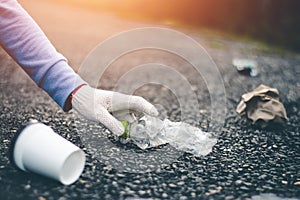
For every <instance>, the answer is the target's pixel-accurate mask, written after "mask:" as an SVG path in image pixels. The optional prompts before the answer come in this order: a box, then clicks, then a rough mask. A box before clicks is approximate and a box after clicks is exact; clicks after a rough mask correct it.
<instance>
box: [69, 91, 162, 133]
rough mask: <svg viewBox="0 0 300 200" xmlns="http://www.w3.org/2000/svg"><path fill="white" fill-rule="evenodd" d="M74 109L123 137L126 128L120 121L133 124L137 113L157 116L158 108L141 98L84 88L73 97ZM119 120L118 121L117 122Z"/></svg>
mask: <svg viewBox="0 0 300 200" xmlns="http://www.w3.org/2000/svg"><path fill="white" fill-rule="evenodd" d="M71 103H72V107H73V108H74V109H75V110H76V111H77V112H79V113H80V114H81V115H83V116H84V117H86V118H87V119H89V120H92V121H95V122H100V123H101V124H103V125H104V126H105V127H106V128H108V129H109V130H110V131H111V132H112V133H114V134H116V135H122V134H123V132H124V127H123V125H122V123H121V122H120V121H118V120H121V121H122V120H126V121H129V122H131V121H132V120H133V117H134V115H132V113H135V114H137V115H140V114H141V113H143V114H148V115H151V116H157V115H158V112H157V110H156V108H155V107H154V106H153V105H152V104H150V103H149V102H148V101H146V100H145V99H144V98H142V97H139V96H132V95H126V94H121V93H118V92H113V91H107V90H99V89H95V88H92V87H90V86H88V85H84V86H82V87H81V88H80V89H79V90H78V91H76V92H75V94H73V96H72V102H71ZM117 119H118V120H117Z"/></svg>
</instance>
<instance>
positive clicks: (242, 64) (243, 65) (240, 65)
mask: <svg viewBox="0 0 300 200" xmlns="http://www.w3.org/2000/svg"><path fill="white" fill-rule="evenodd" d="M232 65H233V66H235V67H236V69H237V70H238V72H240V73H241V74H245V75H249V76H257V75H258V67H257V62H256V61H255V60H250V59H239V58H234V59H233V60H232Z"/></svg>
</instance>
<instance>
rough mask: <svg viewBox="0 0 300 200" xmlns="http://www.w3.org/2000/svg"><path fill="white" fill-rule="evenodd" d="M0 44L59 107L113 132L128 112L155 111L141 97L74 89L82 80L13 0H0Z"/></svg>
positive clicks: (96, 90) (119, 129) (117, 132)
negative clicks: (77, 113)
mask: <svg viewBox="0 0 300 200" xmlns="http://www.w3.org/2000/svg"><path fill="white" fill-rule="evenodd" d="M0 45H1V46H2V47H3V48H4V49H5V50H6V51H7V52H8V53H9V54H10V55H11V57H12V58H14V60H15V61H16V62H17V63H18V64H19V65H20V66H21V67H22V68H23V69H24V70H25V72H26V73H27V74H28V75H29V76H30V77H31V78H32V79H33V80H34V81H35V83H36V84H37V85H38V86H39V87H41V88H43V89H44V90H45V91H46V92H47V93H48V94H49V95H50V96H51V97H52V98H53V99H54V100H55V101H56V102H57V103H58V104H59V105H60V107H61V108H62V109H64V110H65V111H68V110H69V109H71V107H72V106H73V107H74V109H75V110H77V111H78V112H79V113H80V114H82V115H83V116H85V117H86V118H88V119H90V120H93V121H96V122H100V123H102V124H103V125H104V126H106V127H107V128H108V129H110V130H111V131H112V132H113V133H115V134H117V135H120V134H122V133H123V130H124V129H123V126H122V125H121V123H120V121H118V120H123V119H124V120H131V119H130V116H131V113H132V112H135V113H145V114H149V115H157V114H158V113H157V111H156V109H155V108H154V106H153V105H151V104H150V103H149V102H147V101H146V100H145V99H143V98H141V97H137V96H130V95H125V94H120V93H115V92H112V91H106V90H98V89H95V88H91V87H89V86H88V85H85V86H83V87H81V88H79V89H78V87H80V86H82V85H83V84H85V82H84V81H83V80H82V79H81V78H80V77H79V76H78V75H77V74H76V73H75V72H74V71H73V69H72V68H71V67H70V66H69V65H68V63H67V60H66V58H65V57H64V56H62V55H61V54H60V53H58V52H57V51H56V49H55V48H54V46H53V45H52V44H51V42H50V41H49V40H48V38H47V37H46V35H45V34H44V33H43V31H42V30H41V29H40V28H39V26H38V25H37V24H36V23H35V21H34V20H33V19H32V18H31V17H30V16H29V15H28V13H27V12H26V11H25V10H24V9H23V8H22V7H21V5H20V4H19V3H18V2H17V1H16V0H0ZM77 89H78V90H77ZM71 94H72V95H71ZM73 96H74V98H73V100H71V97H73ZM113 96H117V97H118V99H117V101H113V99H114V98H113ZM114 102H117V103H116V104H115V103H114ZM72 104H73V105H72ZM114 105H118V106H117V107H115V106H114ZM124 113H125V114H124Z"/></svg>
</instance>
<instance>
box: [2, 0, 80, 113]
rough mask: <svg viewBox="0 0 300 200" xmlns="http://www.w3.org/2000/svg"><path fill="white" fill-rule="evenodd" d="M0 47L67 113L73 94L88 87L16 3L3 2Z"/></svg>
mask: <svg viewBox="0 0 300 200" xmlns="http://www.w3.org/2000/svg"><path fill="white" fill-rule="evenodd" d="M0 45H1V46H2V48H4V49H5V50H6V51H7V52H8V54H9V55H10V56H11V57H12V58H13V59H14V60H15V61H16V62H17V63H18V64H19V65H20V66H21V67H22V68H23V69H24V70H25V72H26V73H27V74H28V75H29V76H30V77H31V78H32V79H33V80H34V82H35V83H36V84H37V85H38V86H39V87H41V88H43V89H44V90H45V91H46V92H47V93H48V94H49V95H50V96H51V97H52V98H53V99H54V100H55V101H56V102H57V103H58V105H59V106H60V107H61V108H63V109H64V110H65V111H67V110H68V109H69V106H67V107H65V103H66V100H67V99H68V97H69V95H70V94H71V93H72V91H73V90H74V89H75V88H77V87H78V86H79V85H81V84H83V83H85V82H84V81H83V80H82V79H81V78H80V77H79V76H78V75H77V74H76V73H75V72H74V71H73V69H72V68H71V67H70V66H69V65H68V63H67V59H66V58H65V57H64V56H63V55H61V54H60V53H58V52H57V51H56V49H55V48H54V46H53V45H52V44H51V43H50V41H49V40H48V38H47V37H46V35H45V34H44V33H43V31H42V30H41V29H40V28H39V26H38V25H37V24H36V23H35V21H34V20H33V19H32V18H31V17H30V16H29V14H28V13H27V12H26V11H25V10H24V9H23V8H22V6H21V5H20V4H19V3H18V2H17V1H16V0H0Z"/></svg>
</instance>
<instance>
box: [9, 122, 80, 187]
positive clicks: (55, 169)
mask: <svg viewBox="0 0 300 200" xmlns="http://www.w3.org/2000/svg"><path fill="white" fill-rule="evenodd" d="M12 148H13V149H12V159H13V161H14V162H15V164H16V165H17V167H19V168H20V169H22V170H24V171H29V172H34V173H37V174H40V175H43V176H46V177H49V178H52V179H55V180H58V181H60V182H61V183H62V184H64V185H70V184H72V183H74V182H75V181H76V180H77V179H78V178H79V177H80V175H81V173H82V171H83V169H84V165H85V154H84V152H83V151H82V150H81V149H80V148H78V147H77V146H75V145H74V144H73V143H71V142H69V141H68V140H66V139H64V138H63V137H61V136H60V135H58V134H56V133H55V132H54V131H53V130H52V129H51V128H50V127H48V126H46V125H45V124H42V123H39V122H37V121H36V122H31V123H28V124H27V126H25V127H24V128H22V130H20V131H19V134H18V135H17V137H16V138H15V141H14V145H13V147H12Z"/></svg>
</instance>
